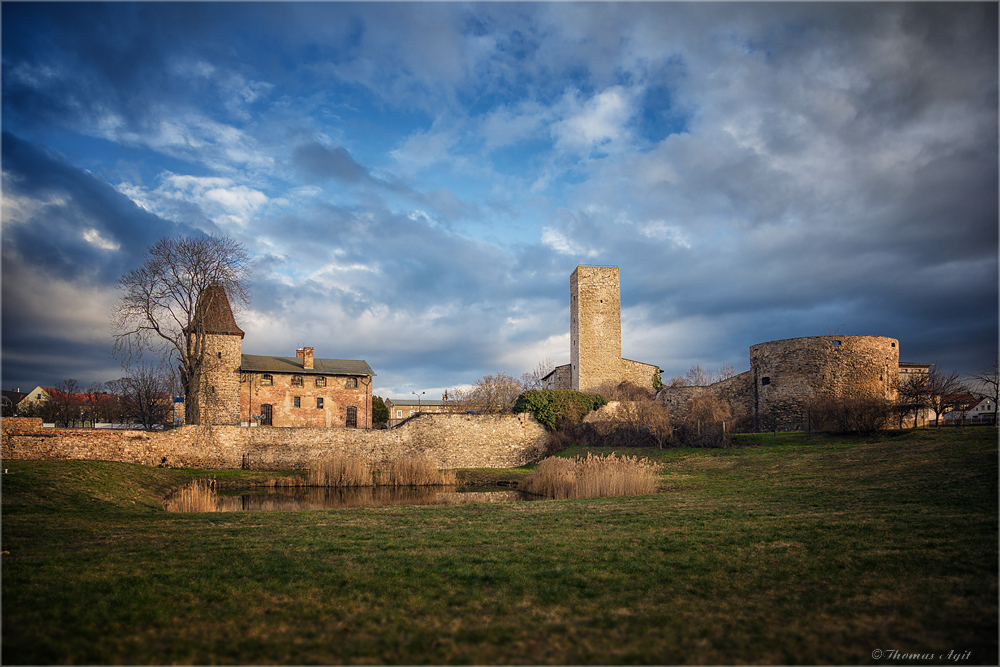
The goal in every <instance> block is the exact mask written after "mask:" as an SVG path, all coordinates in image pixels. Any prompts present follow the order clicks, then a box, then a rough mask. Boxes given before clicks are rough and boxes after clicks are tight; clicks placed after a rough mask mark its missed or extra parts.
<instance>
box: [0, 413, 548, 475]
mask: <svg viewBox="0 0 1000 667" xmlns="http://www.w3.org/2000/svg"><path fill="white" fill-rule="evenodd" d="M10 421H15V420H6V419H5V420H4V425H3V426H4V428H3V443H2V444H3V448H2V454H3V458H5V459H93V460H107V461H122V462H126V463H139V464H142V465H169V466H174V467H182V468H203V469H207V470H235V469H240V468H244V467H248V468H251V469H258V470H295V469H303V468H308V467H309V465H310V464H311V463H312V462H313V461H316V460H318V459H322V458H323V457H325V456H329V455H330V454H333V453H344V454H349V455H353V456H359V457H362V458H365V459H366V460H368V461H370V462H372V463H375V464H378V463H380V462H381V461H384V460H385V459H388V458H398V457H401V456H405V455H411V454H415V455H424V456H427V457H428V458H430V459H431V460H433V461H435V463H436V464H437V466H438V467H439V468H444V469H447V468H508V467H517V466H521V465H524V464H526V463H530V462H532V461H536V460H538V459H539V458H541V457H542V456H544V454H545V452H546V446H547V442H548V436H547V434H546V432H545V428H544V427H543V426H542V425H541V424H540V423H539V422H538V421H537V420H535V418H534V417H533V416H531V415H530V414H526V413H525V414H516V415H467V414H424V415H419V416H418V417H415V418H414V419H412V420H410V421H409V422H407V423H406V424H404V425H403V426H400V427H398V428H394V429H391V430H363V429H333V428H281V427H266V426H261V427H242V426H211V425H206V426H184V427H182V428H178V429H174V430H172V431H165V432H162V433H147V432H145V431H105V430H92V429H65V430H64V429H59V430H54V429H42V428H40V422H41V420H32V421H31V423H18V424H10V423H9V422H10ZM35 421H37V422H39V424H37V425H36V424H35V423H34V422H35ZM8 427H9V428H8Z"/></svg>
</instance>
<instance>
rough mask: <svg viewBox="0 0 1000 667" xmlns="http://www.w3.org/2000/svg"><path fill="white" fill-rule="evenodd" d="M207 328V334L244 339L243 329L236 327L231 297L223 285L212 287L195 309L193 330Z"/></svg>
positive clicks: (201, 297) (199, 299)
mask: <svg viewBox="0 0 1000 667" xmlns="http://www.w3.org/2000/svg"><path fill="white" fill-rule="evenodd" d="M201 326H204V327H205V333H209V334H228V335H232V336H239V337H240V338H243V336H244V332H243V329H240V328H239V327H238V326H236V318H234V317H233V309H232V308H231V307H230V305H229V297H227V296H226V290H225V289H224V288H223V287H222V285H212V286H211V287H209V288H208V289H206V290H205V291H204V292H202V293H201V295H200V296H199V297H198V305H197V306H196V307H195V321H194V322H192V324H191V328H192V329H195V330H198V329H200V328H201Z"/></svg>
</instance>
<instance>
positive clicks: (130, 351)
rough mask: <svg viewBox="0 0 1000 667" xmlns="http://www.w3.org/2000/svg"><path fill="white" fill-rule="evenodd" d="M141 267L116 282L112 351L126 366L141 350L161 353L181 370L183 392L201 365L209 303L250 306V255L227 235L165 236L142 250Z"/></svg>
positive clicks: (139, 356)
mask: <svg viewBox="0 0 1000 667" xmlns="http://www.w3.org/2000/svg"><path fill="white" fill-rule="evenodd" d="M145 257H146V259H145V262H144V263H143V264H142V266H140V267H137V268H135V269H132V270H131V271H128V272H127V273H125V274H124V275H123V276H122V277H121V278H120V279H119V280H118V287H119V289H121V290H122V295H121V297H120V299H119V301H118V303H117V305H116V307H115V311H114V314H113V317H112V324H111V326H112V331H113V336H114V353H115V355H116V356H117V357H118V358H119V359H120V360H121V362H122V364H123V365H124V366H126V367H129V366H131V365H133V364H135V363H136V362H138V361H139V360H140V359H141V358H142V355H143V353H144V352H152V353H154V354H156V355H157V356H159V357H161V358H162V359H163V360H164V361H165V362H166V363H168V364H169V365H170V366H172V367H176V368H178V369H179V372H180V382H181V385H182V387H183V389H184V394H185V396H188V394H189V392H190V388H191V382H192V380H193V379H194V378H195V377H197V375H198V373H199V372H200V370H202V369H203V367H204V366H205V364H206V359H205V338H206V335H207V334H208V327H207V325H208V324H209V323H208V322H207V321H206V318H207V317H209V314H210V313H212V312H214V311H213V308H212V305H213V301H214V300H215V299H218V298H223V297H222V295H221V293H220V292H219V291H217V290H210V289H209V288H212V287H221V288H222V289H223V290H224V294H225V295H226V296H228V298H229V303H230V304H231V305H232V306H235V309H237V310H238V309H240V308H246V307H249V304H250V287H249V282H250V269H251V261H250V254H249V252H248V251H247V249H246V248H245V247H244V246H243V245H242V244H240V243H238V242H236V241H234V240H233V239H231V238H228V237H216V236H208V237H198V238H164V239H160V240H159V241H157V242H156V243H154V244H153V245H152V246H150V248H149V249H148V250H147V251H146V254H145Z"/></svg>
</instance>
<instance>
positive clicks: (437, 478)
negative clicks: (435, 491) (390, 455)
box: [377, 455, 456, 486]
mask: <svg viewBox="0 0 1000 667" xmlns="http://www.w3.org/2000/svg"><path fill="white" fill-rule="evenodd" d="M377 477H378V483H379V485H382V486H438V485H452V484H455V482H456V475H455V472H454V471H449V470H438V469H437V466H436V465H435V464H434V463H433V462H432V461H431V460H430V459H428V458H426V457H423V456H420V455H414V456H403V457H400V458H397V459H389V460H388V461H386V462H385V464H384V465H383V467H382V469H381V470H379V471H378V474H377Z"/></svg>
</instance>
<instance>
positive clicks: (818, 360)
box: [657, 336, 899, 431]
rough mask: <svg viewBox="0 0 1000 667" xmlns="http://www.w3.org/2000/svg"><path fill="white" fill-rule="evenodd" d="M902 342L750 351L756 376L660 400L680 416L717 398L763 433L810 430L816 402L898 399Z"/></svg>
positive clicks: (802, 342) (768, 346)
mask: <svg viewBox="0 0 1000 667" xmlns="http://www.w3.org/2000/svg"><path fill="white" fill-rule="evenodd" d="M898 386H899V341H897V340H896V339H895V338H886V337H883V336H810V337H806V338H789V339H785V340H776V341H770V342H768V343H759V344H757V345H753V346H752V347H751V348H750V371H748V372H746V373H741V374H739V375H737V376H735V377H732V378H729V379H728V380H723V381H722V382H716V383H715V384H712V385H708V386H706V387H668V388H664V389H663V391H661V392H660V394H659V396H658V399H657V400H659V401H660V402H661V403H663V404H664V405H666V406H667V407H669V408H670V409H671V412H672V413H673V414H675V415H680V414H683V409H684V405H685V404H686V403H687V401H689V400H690V399H691V398H693V397H695V396H697V395H699V394H701V393H704V392H711V393H713V394H715V395H717V396H719V397H720V398H723V399H725V400H726V401H728V402H729V404H730V405H731V406H732V408H733V414H734V417H737V418H738V417H739V416H741V415H748V416H750V417H752V418H753V421H754V424H755V428H756V429H757V430H770V429H777V430H779V431H795V430H805V429H806V428H807V421H808V411H809V406H810V404H811V403H812V402H814V401H817V400H821V399H834V400H837V399H842V398H849V397H851V398H853V397H865V396H868V397H875V398H881V399H885V400H888V401H893V400H895V399H896V395H897V391H898Z"/></svg>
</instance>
